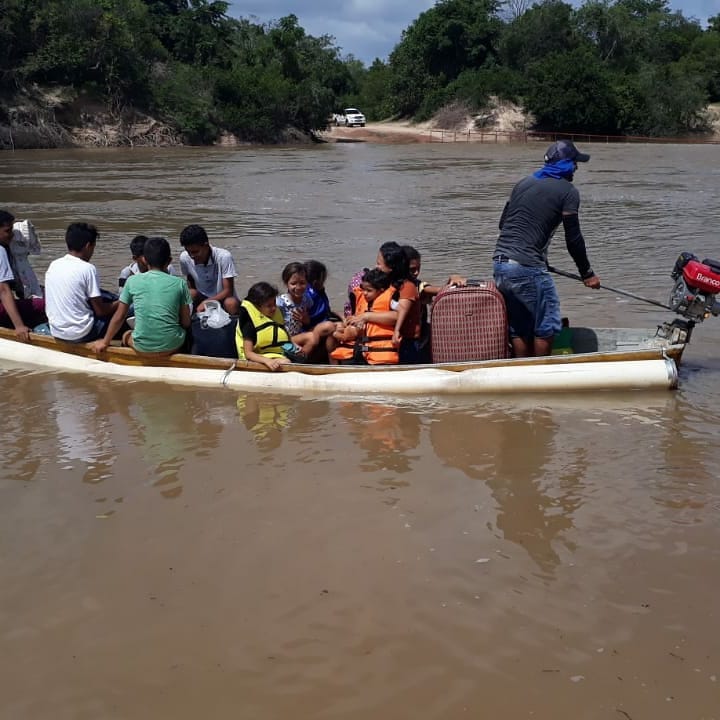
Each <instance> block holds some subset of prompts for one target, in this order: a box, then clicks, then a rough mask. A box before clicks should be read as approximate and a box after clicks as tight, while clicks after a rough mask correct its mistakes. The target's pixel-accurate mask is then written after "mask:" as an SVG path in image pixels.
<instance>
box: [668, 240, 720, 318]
mask: <svg viewBox="0 0 720 720" xmlns="http://www.w3.org/2000/svg"><path fill="white" fill-rule="evenodd" d="M672 277H673V278H674V279H675V287H674V288H673V289H672V292H671V293H670V307H671V308H672V309H673V310H674V311H675V312H676V313H678V315H682V316H683V317H685V318H688V319H689V320H692V321H694V322H702V321H703V320H704V319H705V318H707V317H710V315H720V303H717V302H715V296H716V295H717V294H718V293H720V263H719V262H717V261H716V260H709V259H705V260H703V261H702V262H700V261H699V260H698V259H697V257H696V256H695V255H693V254H692V253H688V252H683V253H680V256H679V257H678V259H677V261H676V262H675V267H674V268H673V271H672Z"/></svg>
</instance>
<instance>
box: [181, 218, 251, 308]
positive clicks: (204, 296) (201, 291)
mask: <svg viewBox="0 0 720 720" xmlns="http://www.w3.org/2000/svg"><path fill="white" fill-rule="evenodd" d="M180 244H181V245H182V246H183V247H184V248H185V249H184V250H183V252H182V253H181V254H180V272H181V273H182V275H183V277H185V278H187V283H188V287H189V288H190V296H191V297H192V299H193V306H194V308H195V310H196V311H198V312H202V311H203V310H204V309H205V301H206V300H217V301H218V302H220V304H221V305H222V306H223V308H224V309H225V312H227V313H228V314H230V315H237V314H238V312H239V311H240V301H239V300H238V298H237V296H236V295H235V278H236V277H237V272H236V271H235V263H234V262H233V258H232V255H231V254H230V252H229V251H228V250H223V248H218V247H212V245H210V241H209V240H208V236H207V233H206V232H205V228H203V227H201V226H200V225H188V226H187V227H186V228H185V229H184V230H183V231H182V232H181V233H180Z"/></svg>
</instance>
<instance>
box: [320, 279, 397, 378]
mask: <svg viewBox="0 0 720 720" xmlns="http://www.w3.org/2000/svg"><path fill="white" fill-rule="evenodd" d="M353 292H354V293H355V314H356V315H359V314H360V313H364V312H367V311H369V310H370V311H374V312H388V311H389V310H391V309H392V308H391V307H390V303H391V301H392V297H393V293H394V292H395V288H393V287H389V288H388V289H387V290H385V291H384V292H382V293H380V295H378V296H377V297H376V298H375V300H374V301H373V304H372V307H368V303H367V300H366V299H365V296H364V295H363V293H362V290H361V289H360V288H359V287H358V288H355V289H354V290H353ZM394 330H395V325H394V324H393V325H381V324H380V323H376V322H366V323H365V327H364V328H363V329H362V331H361V332H362V335H360V336H359V337H358V338H357V340H355V341H354V342H352V343H347V344H342V345H340V346H339V347H337V348H335V350H333V351H332V352H331V353H330V357H332V358H333V359H334V360H351V359H352V358H353V357H357V355H356V353H360V354H361V356H362V357H363V358H364V359H365V361H366V362H367V363H368V365H397V364H398V361H399V359H398V351H397V348H395V347H393V344H392V342H391V341H392V336H393V331H394Z"/></svg>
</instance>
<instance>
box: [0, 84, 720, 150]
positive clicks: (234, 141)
mask: <svg viewBox="0 0 720 720" xmlns="http://www.w3.org/2000/svg"><path fill="white" fill-rule="evenodd" d="M4 100H5V103H4V108H3V109H2V110H0V150H21V149H49V148H69V147H80V148H89V147H169V146H178V145H183V144H184V143H183V138H182V137H181V136H180V134H179V133H178V132H177V131H176V130H174V129H173V127H172V126H171V125H169V124H168V123H166V122H163V121H162V120H159V119H157V118H154V117H152V116H150V115H148V114H146V113H143V112H140V111H138V110H135V109H133V108H126V109H123V110H122V112H117V113H113V112H111V111H110V110H109V109H108V108H106V107H105V106H103V105H101V104H100V103H97V102H94V101H92V100H90V99H88V98H87V97H84V96H77V95H76V94H75V93H74V92H73V91H72V90H70V89H67V88H65V89H62V88H60V89H58V88H56V89H42V88H38V87H33V88H30V89H26V90H24V91H23V92H21V93H18V94H17V95H15V96H13V97H12V98H4ZM706 112H707V124H708V126H709V127H710V128H711V129H712V131H711V133H707V134H703V135H697V136H694V137H693V138H689V139H691V140H693V141H695V142H698V141H699V142H708V141H709V142H717V141H719V140H720V104H715V105H710V106H708V108H707V111H706ZM533 127H534V118H533V117H532V115H530V114H528V113H526V112H524V111H523V109H522V108H521V107H520V106H518V105H514V104H512V103H507V102H502V101H500V100H498V99H492V100H491V101H490V103H489V104H488V107H487V108H486V109H485V110H484V111H483V112H482V113H470V112H469V111H468V109H467V108H465V107H463V106H462V105H451V106H448V107H446V108H443V109H442V110H440V111H439V112H438V113H436V115H435V116H434V117H433V118H432V119H431V120H429V121H427V122H421V123H414V122H411V121H409V120H387V121H383V122H374V123H368V124H367V125H365V127H349V128H348V127H342V126H340V127H336V126H334V125H330V126H328V127H327V128H326V129H324V130H319V131H317V132H315V133H313V134H308V133H305V132H301V131H300V130H297V129H296V128H292V127H289V128H287V129H286V130H285V131H283V132H281V133H278V136H277V138H276V139H275V142H276V144H279V145H300V144H304V143H311V142H318V141H319V142H329V143H353V142H366V143H377V144H389V145H398V144H410V143H430V142H457V141H463V142H494V143H498V142H500V143H502V142H518V141H526V140H527V139H528V136H529V133H532V132H533V130H532V129H533ZM551 135H552V133H550V134H549V135H548V134H544V135H543V136H542V139H546V137H550V136H551ZM578 137H580V136H578ZM585 137H587V138H588V139H590V138H591V137H592V136H589V135H588V136H585ZM615 139H618V140H619V139H621V138H615ZM638 140H639V141H643V140H647V141H656V142H657V141H661V142H662V141H665V142H672V141H673V139H671V138H663V139H659V138H658V139H656V138H648V139H644V138H638ZM214 144H215V145H220V146H239V145H246V144H249V143H248V142H246V141H244V140H243V139H242V138H239V137H237V136H235V135H233V134H231V133H228V132H223V133H221V134H220V135H219V136H218V138H217V139H216V140H215V142H214Z"/></svg>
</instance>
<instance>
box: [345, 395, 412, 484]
mask: <svg viewBox="0 0 720 720" xmlns="http://www.w3.org/2000/svg"><path fill="white" fill-rule="evenodd" d="M339 410H340V415H341V418H342V419H343V420H344V421H345V422H344V423H343V427H344V428H346V429H347V432H348V433H349V434H350V437H352V438H353V439H354V440H355V442H356V443H357V445H358V446H359V447H360V448H362V449H363V450H364V451H365V457H364V458H363V460H362V461H361V462H360V465H359V469H360V470H363V471H368V472H372V471H377V470H385V471H388V472H390V473H393V474H395V473H396V474H398V475H404V474H406V473H409V472H411V470H412V469H413V467H412V466H413V460H415V459H416V456H415V455H413V454H412V453H411V452H410V451H412V450H414V449H415V448H416V447H417V445H418V443H419V441H420V416H419V415H418V414H417V413H416V412H413V411H410V410H407V409H405V408H401V407H398V406H393V405H380V404H376V403H370V402H368V403H365V402H354V403H352V402H344V403H341V404H340V408H339ZM394 484H395V485H398V484H399V482H397V481H395V482H394Z"/></svg>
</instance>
